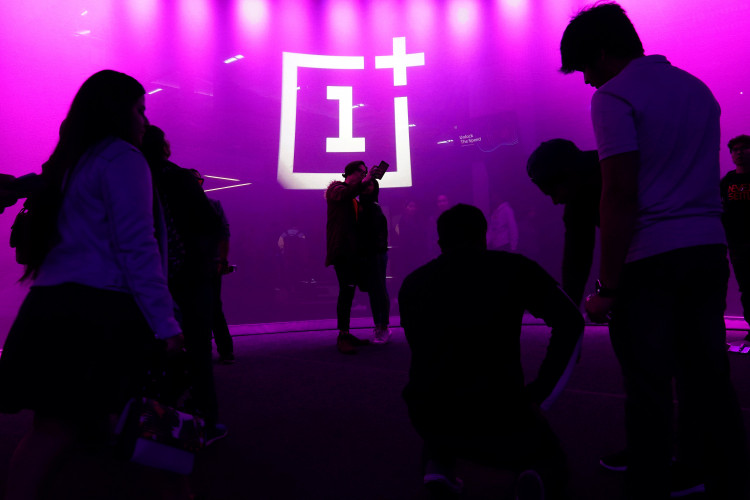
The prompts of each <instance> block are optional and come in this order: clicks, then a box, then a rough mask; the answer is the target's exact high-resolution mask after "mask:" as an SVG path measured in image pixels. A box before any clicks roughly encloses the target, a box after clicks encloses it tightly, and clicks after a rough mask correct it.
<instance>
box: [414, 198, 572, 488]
mask: <svg viewBox="0 0 750 500" xmlns="http://www.w3.org/2000/svg"><path fill="white" fill-rule="evenodd" d="M437 229H438V236H439V241H438V243H439V245H440V249H441V252H442V255H440V257H438V258H437V259H434V260H432V261H431V262H429V263H427V264H426V265H424V266H422V267H420V268H419V269H417V270H416V271H414V272H413V273H411V274H410V275H409V276H407V277H406V279H405V280H404V284H403V285H402V287H401V290H400V292H399V307H400V312H401V325H402V326H403V328H404V331H405V333H406V338H407V340H408V342H409V347H410V348H411V352H412V359H411V367H410V370H409V382H408V384H407V386H406V388H405V389H404V393H403V396H404V399H405V400H406V404H407V406H408V409H409V416H410V418H411V421H412V424H413V425H414V427H415V429H416V430H417V432H418V433H419V435H420V436H421V437H422V438H423V440H424V451H425V453H424V458H425V463H424V465H425V470H424V472H425V476H424V480H425V485H426V486H427V487H428V488H429V489H430V490H431V491H432V492H433V493H436V492H439V493H440V494H441V495H445V494H447V495H448V496H450V495H451V494H458V493H459V492H460V489H461V481H460V480H459V479H457V478H456V476H455V468H454V467H455V461H456V459H457V458H459V457H461V458H466V459H469V460H474V461H477V462H480V463H483V464H488V465H496V466H498V467H501V468H503V469H510V470H512V471H514V472H515V473H517V474H519V476H518V477H519V479H518V481H517V485H516V488H517V494H518V498H543V497H541V496H539V494H541V491H540V490H542V489H546V491H547V493H546V495H547V496H546V498H565V497H566V490H567V487H566V485H567V479H568V472H567V467H566V464H565V454H564V453H563V451H562V449H561V447H560V444H559V443H558V440H557V437H556V436H555V434H554V433H553V431H552V429H551V428H550V427H549V425H548V423H547V421H546V420H545V418H544V417H543V416H542V414H541V412H540V408H541V409H547V408H548V407H549V405H550V404H551V403H552V401H553V400H554V399H555V397H557V395H559V393H560V392H561V390H562V387H563V385H564V384H565V382H567V379H568V378H569V376H570V372H571V371H572V367H573V365H574V363H575V360H576V358H577V355H578V351H579V350H580V340H581V338H582V333H583V326H584V324H583V318H582V316H581V314H580V313H579V312H578V309H577V308H576V306H575V304H573V302H571V300H570V299H569V298H568V297H567V295H565V293H564V292H563V291H562V290H561V289H560V288H559V286H558V285H557V283H556V282H555V281H554V280H553V279H552V277H550V276H549V274H547V273H546V272H545V271H544V270H543V269H542V268H541V267H540V266H539V265H538V264H536V263H535V262H533V261H531V260H529V259H527V258H526V257H523V256H521V255H517V254H512V253H507V252H497V251H489V250H487V249H486V248H487V245H486V233H487V220H486V219H485V217H484V215H483V214H482V212H481V211H480V210H479V209H478V208H476V207H473V206H470V205H462V204H459V205H456V206H454V207H453V208H451V209H449V210H446V211H445V212H443V214H441V215H440V217H439V218H438V220H437ZM524 311H529V312H531V313H532V314H533V315H534V316H536V317H539V318H542V319H543V320H544V322H545V323H546V324H547V325H548V326H551V327H552V336H551V339H550V344H549V348H548V350H547V355H546V357H545V359H544V361H543V363H542V365H541V367H540V369H539V374H538V377H537V379H536V380H534V381H533V382H531V383H529V384H527V385H524V378H523V371H522V368H521V353H520V334H521V322H522V318H523V314H524ZM540 478H541V480H540ZM529 490H534V491H533V492H532V491H529ZM524 495H525V496H524ZM534 495H535V496H534Z"/></svg>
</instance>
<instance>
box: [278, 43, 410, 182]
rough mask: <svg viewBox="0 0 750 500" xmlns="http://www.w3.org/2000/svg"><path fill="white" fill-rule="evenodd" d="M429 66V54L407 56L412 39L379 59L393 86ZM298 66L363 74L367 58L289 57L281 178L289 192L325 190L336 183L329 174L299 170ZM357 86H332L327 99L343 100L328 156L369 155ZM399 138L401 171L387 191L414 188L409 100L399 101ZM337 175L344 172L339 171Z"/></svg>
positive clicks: (398, 169)
mask: <svg viewBox="0 0 750 500" xmlns="http://www.w3.org/2000/svg"><path fill="white" fill-rule="evenodd" d="M413 66H424V52H420V53H416V54H407V53H406V38H405V37H399V38H394V39H393V55H387V56H376V57H375V69H391V70H393V86H394V87H399V86H403V85H406V69H407V68H409V67H413ZM297 68H316V69H336V70H363V69H365V58H364V57H359V56H324V55H314V54H298V53H293V52H284V53H283V63H282V79H281V82H282V83H281V132H280V140H279V167H278V173H277V179H278V181H279V183H281V185H282V186H284V187H286V188H288V189H322V188H325V187H326V186H327V185H328V183H329V182H330V180H331V174H329V173H302V172H298V173H295V172H294V141H295V129H296V124H297ZM352 93H353V89H352V87H346V86H329V87H327V89H326V97H327V98H328V99H329V100H336V101H338V102H339V135H338V137H326V153H363V152H364V151H365V138H364V137H354V136H353V121H354V115H353V112H352V109H353V106H352V104H353V101H352ZM393 107H394V111H395V113H394V115H395V120H394V132H395V139H396V171H395V172H389V173H388V175H387V176H385V177H384V178H383V180H382V181H381V187H408V186H411V149H410V145H409V107H408V103H407V98H406V97H396V98H394V99H393ZM336 173H337V174H338V173H339V172H336Z"/></svg>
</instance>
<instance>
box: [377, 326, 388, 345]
mask: <svg viewBox="0 0 750 500" xmlns="http://www.w3.org/2000/svg"><path fill="white" fill-rule="evenodd" d="M373 333H374V335H373V338H372V343H373V344H387V343H388V340H389V339H390V338H391V329H390V328H388V327H387V326H386V327H385V328H375V330H373Z"/></svg>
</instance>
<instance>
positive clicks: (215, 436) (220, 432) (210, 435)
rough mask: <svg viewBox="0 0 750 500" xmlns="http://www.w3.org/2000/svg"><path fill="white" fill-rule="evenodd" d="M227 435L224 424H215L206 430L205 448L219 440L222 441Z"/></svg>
mask: <svg viewBox="0 0 750 500" xmlns="http://www.w3.org/2000/svg"><path fill="white" fill-rule="evenodd" d="M227 434H229V430H228V429H227V426H226V425H224V424H216V425H214V426H213V427H211V428H207V429H206V446H211V445H212V444H214V443H215V442H216V441H218V440H219V439H224V438H225V437H227Z"/></svg>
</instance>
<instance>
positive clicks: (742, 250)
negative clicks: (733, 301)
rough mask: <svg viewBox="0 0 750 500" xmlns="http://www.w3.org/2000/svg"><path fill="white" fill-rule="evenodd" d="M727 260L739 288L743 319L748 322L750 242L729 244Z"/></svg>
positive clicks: (749, 320)
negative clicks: (729, 262) (730, 263)
mask: <svg viewBox="0 0 750 500" xmlns="http://www.w3.org/2000/svg"><path fill="white" fill-rule="evenodd" d="M729 260H730V261H731V262H732V269H733V270H734V277H735V278H736V279H737V284H738V285H739V288H740V302H741V303H742V314H743V315H744V317H745V321H746V322H748V323H750V244H746V245H730V247H729Z"/></svg>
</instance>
